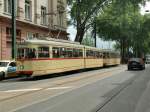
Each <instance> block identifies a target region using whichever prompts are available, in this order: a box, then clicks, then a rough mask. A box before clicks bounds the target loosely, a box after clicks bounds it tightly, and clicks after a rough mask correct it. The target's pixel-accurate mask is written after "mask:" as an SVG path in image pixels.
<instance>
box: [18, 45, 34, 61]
mask: <svg viewBox="0 0 150 112" xmlns="http://www.w3.org/2000/svg"><path fill="white" fill-rule="evenodd" d="M17 56H18V58H19V59H32V58H36V50H35V49H34V48H19V49H18V53H17Z"/></svg>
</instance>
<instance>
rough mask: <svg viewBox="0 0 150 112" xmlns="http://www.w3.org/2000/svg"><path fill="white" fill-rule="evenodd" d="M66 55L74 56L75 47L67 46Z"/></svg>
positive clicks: (68, 56)
mask: <svg viewBox="0 0 150 112" xmlns="http://www.w3.org/2000/svg"><path fill="white" fill-rule="evenodd" d="M66 54H67V55H66V56H67V58H72V57H73V49H72V48H67V49H66Z"/></svg>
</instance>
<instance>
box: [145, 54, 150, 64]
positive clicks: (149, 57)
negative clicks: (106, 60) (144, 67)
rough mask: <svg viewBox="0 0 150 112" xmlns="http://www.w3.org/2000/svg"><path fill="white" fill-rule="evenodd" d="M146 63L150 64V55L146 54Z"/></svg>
mask: <svg viewBox="0 0 150 112" xmlns="http://www.w3.org/2000/svg"><path fill="white" fill-rule="evenodd" d="M145 63H146V64H150V55H146V60H145Z"/></svg>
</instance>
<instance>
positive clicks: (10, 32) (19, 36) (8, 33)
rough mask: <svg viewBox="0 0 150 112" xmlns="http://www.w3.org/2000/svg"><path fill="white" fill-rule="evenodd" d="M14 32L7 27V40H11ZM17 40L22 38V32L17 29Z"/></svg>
mask: <svg viewBox="0 0 150 112" xmlns="http://www.w3.org/2000/svg"><path fill="white" fill-rule="evenodd" d="M11 34H12V30H11V28H9V27H6V36H7V38H11ZM16 38H19V39H20V38H21V30H20V29H16Z"/></svg>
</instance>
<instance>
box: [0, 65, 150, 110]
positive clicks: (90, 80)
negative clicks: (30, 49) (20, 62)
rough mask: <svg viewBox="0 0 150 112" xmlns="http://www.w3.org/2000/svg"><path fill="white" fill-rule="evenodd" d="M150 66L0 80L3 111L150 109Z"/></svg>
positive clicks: (0, 103) (121, 67) (0, 101)
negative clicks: (139, 68)
mask: <svg viewBox="0 0 150 112" xmlns="http://www.w3.org/2000/svg"><path fill="white" fill-rule="evenodd" d="M149 73H150V67H149V66H147V68H146V70H143V71H138V70H134V71H127V68H126V66H124V65H121V66H119V67H113V68H106V69H100V70H94V71H87V72H83V73H76V74H73V75H68V76H62V77H54V78H46V79H41V80H22V79H20V78H17V79H9V80H5V81H2V82H0V112H150V103H149V102H150V97H149V93H150V83H149V80H150V74H149Z"/></svg>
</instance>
